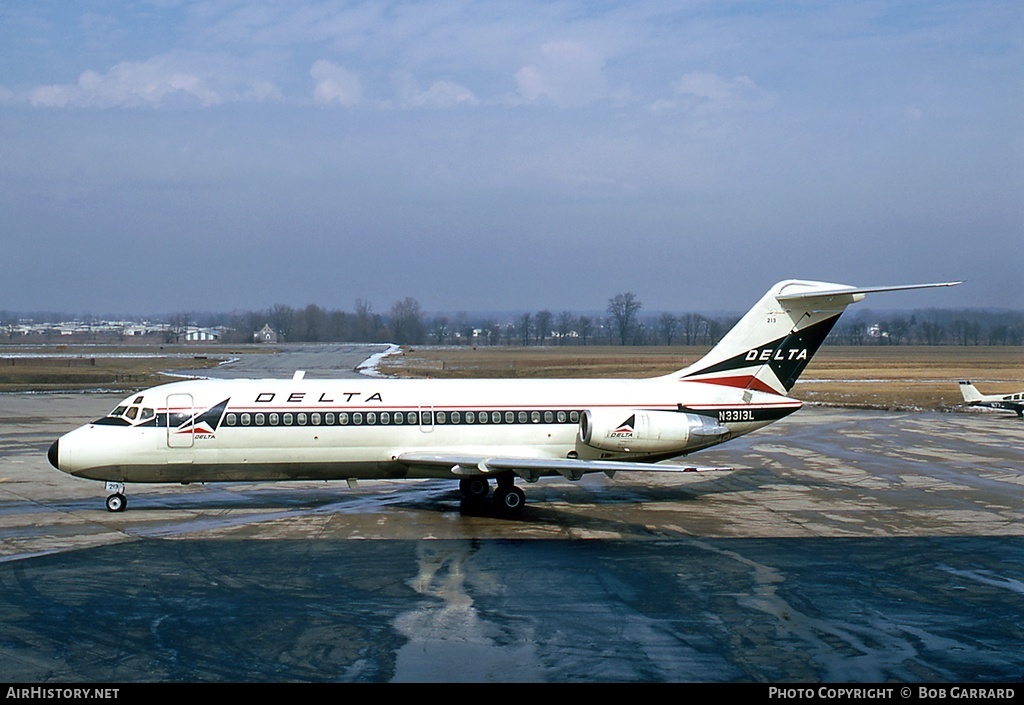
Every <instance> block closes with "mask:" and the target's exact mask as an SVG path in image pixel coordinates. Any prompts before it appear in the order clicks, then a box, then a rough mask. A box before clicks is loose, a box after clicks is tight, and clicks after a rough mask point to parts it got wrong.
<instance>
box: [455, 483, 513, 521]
mask: <svg viewBox="0 0 1024 705" xmlns="http://www.w3.org/2000/svg"><path fill="white" fill-rule="evenodd" d="M459 491H460V492H462V499H463V501H465V502H466V503H467V504H469V505H470V506H480V505H482V504H483V503H484V502H485V501H486V499H487V495H488V494H489V493H490V491H491V485H490V482H489V481H488V479H487V478H486V477H481V476H479V475H475V476H473V477H465V478H463V479H461V480H459ZM491 503H492V505H493V506H494V508H495V510H496V511H497V512H498V514H500V515H502V516H505V517H514V516H519V515H520V514H521V513H522V511H523V507H524V506H525V505H526V494H525V493H524V492H523V491H522V490H521V489H519V488H518V487H516V485H515V476H514V475H513V474H512V473H508V474H503V475H498V487H497V488H496V489H495V490H494V497H493V498H492V499H491Z"/></svg>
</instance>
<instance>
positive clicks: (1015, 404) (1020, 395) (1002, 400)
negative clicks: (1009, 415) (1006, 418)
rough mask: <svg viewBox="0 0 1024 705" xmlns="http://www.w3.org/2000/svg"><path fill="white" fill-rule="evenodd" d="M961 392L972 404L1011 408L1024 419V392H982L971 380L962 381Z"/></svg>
mask: <svg viewBox="0 0 1024 705" xmlns="http://www.w3.org/2000/svg"><path fill="white" fill-rule="evenodd" d="M960 393H961V394H963V395H964V401H965V402H967V404H968V405H970V406H987V407H990V408H992V409H1009V410H1010V411H1016V412H1017V416H1019V417H1021V418H1022V419H1024V392H1014V393H1012V394H982V393H981V392H979V391H978V390H977V389H976V388H975V386H974V384H972V383H971V382H970V381H969V380H965V381H963V382H961V383H960Z"/></svg>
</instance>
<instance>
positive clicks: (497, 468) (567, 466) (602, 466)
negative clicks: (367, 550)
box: [397, 452, 733, 482]
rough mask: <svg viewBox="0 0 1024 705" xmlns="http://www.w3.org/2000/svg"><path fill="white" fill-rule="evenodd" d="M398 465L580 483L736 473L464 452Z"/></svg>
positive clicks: (403, 458)
mask: <svg viewBox="0 0 1024 705" xmlns="http://www.w3.org/2000/svg"><path fill="white" fill-rule="evenodd" d="M397 460H398V462H400V463H403V464H406V465H431V466H435V467H448V468H451V472H452V474H453V475H455V476H456V477H471V476H474V475H483V476H487V475H495V474H498V473H502V472H514V473H515V474H516V475H518V476H519V477H521V478H523V479H524V480H526V481H527V482H536V481H537V480H538V479H539V478H540V477H541V476H543V475H553V474H558V475H561V476H562V477H564V478H566V479H567V480H573V481H575V480H579V479H580V478H581V477H583V476H584V475H585V474H587V473H595V472H603V473H605V474H606V475H608V476H609V477H612V476H614V475H615V473H617V472H657V473H691V472H711V471H727V470H732V469H733V468H731V467H707V466H704V467H701V466H690V465H675V464H667V463H631V462H627V461H616V460H573V459H570V458H525V457H524V458H511V457H505V458H503V457H487V456H483V455H481V456H471V455H465V454H460V453H451V454H448V453H436V452H432V453H426V452H409V453H402V454H401V455H399V456H398V458H397Z"/></svg>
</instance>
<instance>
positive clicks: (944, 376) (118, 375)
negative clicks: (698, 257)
mask: <svg viewBox="0 0 1024 705" xmlns="http://www.w3.org/2000/svg"><path fill="white" fill-rule="evenodd" d="M706 351H707V349H706V348H697V347H680V346H676V347H536V348H521V347H513V348H506V347H481V348H470V347H443V348H436V347H416V348H406V349H405V350H404V351H403V352H402V353H401V354H397V355H392V356H389V357H386V358H384V361H383V362H382V363H381V365H380V370H381V372H383V373H384V374H387V375H392V376H395V377H435V378H484V377H501V378H526V377H541V378H548V379H554V378H601V377H651V376H655V375H662V374H668V373H670V372H674V371H675V370H679V369H682V368H684V367H686V366H687V365H689V364H690V363H692V362H694V361H695V360H697V359H698V358H699V357H700V356H701V355H703V354H704V353H705V352H706ZM28 352H30V353H39V354H42V353H46V355H47V356H46V357H24V355H25V353H26V351H24V350H15V349H11V348H8V349H5V348H3V347H0V392H21V391H65V390H81V389H106V390H111V391H126V392H128V391H131V390H135V389H142V388H145V387H150V386H153V385H156V384H161V383H163V382H168V381H171V378H170V377H168V376H167V375H164V374H162V373H163V372H165V371H173V370H176V369H179V370H180V369H195V368H200V367H205V366H212V365H215V364H216V363H217V362H218V361H220V360H222V359H224V358H227V357H233V356H235V355H237V354H239V353H240V352H247V353H252V352H254V351H253V350H251V349H238V350H236V349H234V348H231V347H228V346H216V345H213V346H208V347H204V348H196V347H188V346H152V347H140V346H135V347H125V348H117V347H113V346H111V347H97V346H93V347H87V346H82V347H76V346H46V347H41V348H40V349H39V350H34V351H28ZM259 352H261V353H267V352H270V351H269V350H267V349H266V348H263V349H261V350H260V351H259ZM125 353H129V354H131V356H118V355H123V354H125ZM15 355H18V356H17V357H16V356H15ZM960 379H971V380H974V381H975V383H976V384H977V386H978V388H979V390H980V391H981V392H982V393H984V394H995V393H1000V392H1021V391H1024V348H1020V347H951V346H938V347H916V346H856V347H844V346H825V347H823V348H821V350H820V351H819V352H818V354H817V355H815V357H814V359H813V360H811V363H810V365H808V367H807V370H806V371H805V372H804V374H803V376H801V378H800V381H799V382H798V383H797V385H796V387H794V389H793V391H792V396H794V397H796V398H797V399H801V400H803V401H806V402H812V403H821V404H827V405H834V406H848V407H864V408H874V409H939V410H945V409H955V408H958V407H960V406H961V405H962V398H961V396H960V390H959V388H958V387H957V384H956V383H957V381H958V380H960Z"/></svg>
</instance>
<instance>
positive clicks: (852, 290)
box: [775, 281, 963, 301]
mask: <svg viewBox="0 0 1024 705" xmlns="http://www.w3.org/2000/svg"><path fill="white" fill-rule="evenodd" d="M960 284H963V281H957V282H937V283H934V284H900V285H897V286H865V287H852V286H851V287H842V288H838V289H831V290H828V289H826V290H820V289H818V290H814V289H812V290H810V291H801V292H798V293H795V294H780V295H779V296H777V297H775V298H777V299H778V300H779V301H797V300H799V299H820V298H827V297H829V296H840V295H845V296H850V295H857V294H878V293H880V292H883V291H911V290H913V289H937V288H939V287H944V286H958V285H960Z"/></svg>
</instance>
